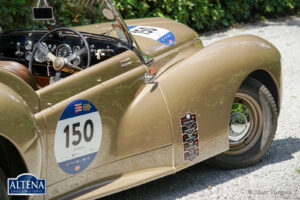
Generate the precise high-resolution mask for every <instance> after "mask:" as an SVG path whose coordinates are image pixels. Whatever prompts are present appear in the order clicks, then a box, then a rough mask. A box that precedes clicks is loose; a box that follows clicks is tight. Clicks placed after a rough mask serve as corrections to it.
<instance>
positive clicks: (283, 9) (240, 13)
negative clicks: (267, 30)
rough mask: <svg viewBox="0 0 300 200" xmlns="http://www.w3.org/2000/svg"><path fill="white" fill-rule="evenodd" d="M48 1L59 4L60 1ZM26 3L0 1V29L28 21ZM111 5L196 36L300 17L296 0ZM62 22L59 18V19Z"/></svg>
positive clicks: (147, 0) (139, 0)
mask: <svg viewBox="0 0 300 200" xmlns="http://www.w3.org/2000/svg"><path fill="white" fill-rule="evenodd" d="M50 1H51V0H50ZM52 1H57V2H61V0H52ZM28 2H32V1H28V0H11V1H8V0H0V15H1V18H0V26H3V27H6V28H7V27H9V28H12V27H18V25H20V24H22V23H23V22H24V21H25V20H24V19H30V18H31V12H30V5H29V4H31V3H28ZM115 2H116V6H117V7H118V9H119V11H120V12H121V14H122V16H123V17H124V18H125V19H133V18H142V17H157V16H159V17H168V18H171V19H175V20H177V21H180V22H182V23H184V24H187V25H188V26H190V27H192V28H194V29H195V30H197V31H198V32H204V31H210V30H214V29H219V28H224V27H225V28H226V27H229V26H231V25H233V24H236V23H244V22H249V21H257V20H265V19H269V18H278V17H281V16H289V15H300V0H123V1H117V0H115ZM3 16H4V17H3ZM63 18H64V16H63V15H61V16H60V19H63ZM27 21H29V20H27ZM22 25H23V24H22Z"/></svg>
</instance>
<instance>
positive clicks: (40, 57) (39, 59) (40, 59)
mask: <svg viewBox="0 0 300 200" xmlns="http://www.w3.org/2000/svg"><path fill="white" fill-rule="evenodd" d="M41 44H42V45H43V47H42V48H43V49H44V51H49V49H48V47H47V45H46V44H45V43H41ZM34 59H35V60H36V61H37V62H40V63H43V62H46V61H47V59H48V58H47V55H46V54H45V53H43V51H41V49H40V48H37V50H36V52H35V54H34Z"/></svg>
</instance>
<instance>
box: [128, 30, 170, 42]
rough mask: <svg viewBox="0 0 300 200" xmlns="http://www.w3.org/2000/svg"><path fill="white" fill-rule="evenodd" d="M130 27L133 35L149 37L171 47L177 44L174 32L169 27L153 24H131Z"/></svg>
mask: <svg viewBox="0 0 300 200" xmlns="http://www.w3.org/2000/svg"><path fill="white" fill-rule="evenodd" d="M128 28H129V30H130V32H131V33H132V34H133V35H138V36H142V37H147V38H150V39H153V40H156V41H158V42H160V43H163V44H165V45H167V46H170V47H172V46H174V44H175V36H174V34H173V33H172V32H171V31H169V30H167V29H164V28H158V27H151V26H129V27H128Z"/></svg>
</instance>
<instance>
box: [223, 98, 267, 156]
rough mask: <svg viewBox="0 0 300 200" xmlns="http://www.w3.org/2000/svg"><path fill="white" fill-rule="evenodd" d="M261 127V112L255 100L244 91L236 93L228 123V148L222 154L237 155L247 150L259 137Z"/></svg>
mask: <svg viewBox="0 0 300 200" xmlns="http://www.w3.org/2000/svg"><path fill="white" fill-rule="evenodd" d="M262 129H263V114H262V110H261V108H260V105H259V103H258V101H257V100H255V99H254V98H253V97H252V96H250V95H248V94H245V93H237V94H236V97H235V100H234V104H233V106H232V109H231V115H230V123H229V133H228V134H229V146H230V149H229V151H227V152H224V154H230V155H238V154H241V153H243V152H245V151H247V150H249V149H250V148H251V147H252V146H253V145H254V144H255V143H256V141H257V140H258V139H259V137H260V135H261V133H262Z"/></svg>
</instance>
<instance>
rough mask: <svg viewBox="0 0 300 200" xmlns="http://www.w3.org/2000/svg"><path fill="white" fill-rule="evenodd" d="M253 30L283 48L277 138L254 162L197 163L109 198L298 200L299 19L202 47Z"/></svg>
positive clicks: (269, 24)
mask: <svg viewBox="0 0 300 200" xmlns="http://www.w3.org/2000/svg"><path fill="white" fill-rule="evenodd" d="M239 34H254V35H257V36H260V37H262V38H264V39H267V40H268V41H270V42H271V43H273V44H274V45H275V46H276V47H277V48H278V49H279V50H280V52H281V55H282V67H283V102H282V109H281V114H280V117H279V125H278V129H277V134H276V137H275V141H274V142H273V144H272V146H271V147H270V150H269V151H268V153H267V154H266V156H265V157H264V159H263V160H262V162H260V163H259V164H258V165H256V166H253V167H250V168H246V169H239V170H232V171H228V170H218V169H212V168H209V167H206V166H204V165H203V164H201V163H200V164H198V165H196V166H193V167H191V168H188V169H186V170H183V171H181V172H179V173H177V174H175V175H171V176H168V177H165V178H162V179H159V180H157V181H154V182H151V183H148V184H145V185H142V186H139V187H136V188H133V189H130V190H127V191H124V192H121V193H118V194H115V195H112V196H109V197H106V198H104V199H105V200H111V199H114V200H118V199H122V200H123V199H133V200H137V199H143V200H147V199H161V200H165V199H180V200H186V199H189V200H190V199H237V200H241V199H272V200H273V199H297V200H300V172H297V169H299V170H300V17H291V18H286V19H280V20H277V21H272V22H270V21H269V22H263V23H262V22H261V23H257V24H250V25H244V26H242V27H239V28H234V29H231V30H228V31H226V32H221V33H211V34H210V35H207V36H204V37H201V38H202V40H203V43H204V44H205V46H207V45H208V44H211V43H213V42H215V41H218V40H220V39H223V38H226V37H229V36H233V35H239Z"/></svg>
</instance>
